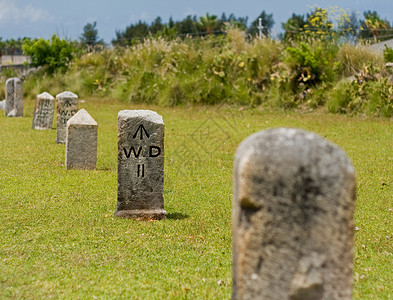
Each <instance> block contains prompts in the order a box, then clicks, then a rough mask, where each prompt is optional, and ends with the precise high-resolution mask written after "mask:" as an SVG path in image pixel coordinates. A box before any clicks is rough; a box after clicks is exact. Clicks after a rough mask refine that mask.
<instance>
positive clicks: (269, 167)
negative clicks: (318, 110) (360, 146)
mask: <svg viewBox="0 0 393 300" xmlns="http://www.w3.org/2000/svg"><path fill="white" fill-rule="evenodd" d="M355 189H356V182H355V172H354V168H353V166H352V164H351V163H350V161H349V159H348V158H347V156H346V155H345V153H344V151H342V150H341V149H340V148H338V147H337V146H335V145H333V144H332V143H330V142H328V141H327V140H325V139H323V138H322V137H320V136H318V135H316V134H314V133H311V132H306V131H303V130H299V129H289V128H280V129H271V130H266V131H261V132H258V133H256V134H253V135H251V136H250V137H248V138H247V139H245V140H244V141H243V142H242V143H241V144H240V146H239V148H238V150H237V152H236V157H235V162H234V195H233V196H234V197H233V212H232V217H233V299H280V300H281V299H292V300H311V299H326V300H328V299H351V297H352V264H353V262H352V260H353V252H354V249H353V243H354V241H353V239H354V231H353V230H354V227H353V212H354V204H355Z"/></svg>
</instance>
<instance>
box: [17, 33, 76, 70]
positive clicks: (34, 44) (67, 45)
mask: <svg viewBox="0 0 393 300" xmlns="http://www.w3.org/2000/svg"><path fill="white" fill-rule="evenodd" d="M22 49H23V53H24V54H25V55H26V56H29V57H30V61H31V63H30V64H31V65H32V66H33V67H40V66H44V67H46V68H47V70H48V72H49V73H50V74H53V73H54V72H55V71H56V70H61V71H65V70H66V69H67V68H68V66H69V64H70V62H71V60H72V59H73V58H74V56H75V54H76V52H77V47H76V45H75V44H74V43H72V42H69V41H67V40H64V39H60V38H59V37H58V36H56V35H52V37H51V38H50V40H44V39H42V38H40V39H35V40H25V41H24V43H23V46H22Z"/></svg>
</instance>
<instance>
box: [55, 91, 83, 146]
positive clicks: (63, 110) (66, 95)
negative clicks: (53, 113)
mask: <svg viewBox="0 0 393 300" xmlns="http://www.w3.org/2000/svg"><path fill="white" fill-rule="evenodd" d="M56 101H57V138H56V143H58V144H64V143H65V141H66V127H67V121H68V120H69V119H70V118H71V117H72V116H73V115H75V114H76V112H77V111H78V96H77V95H75V94H74V93H72V92H63V93H60V94H58V95H56Z"/></svg>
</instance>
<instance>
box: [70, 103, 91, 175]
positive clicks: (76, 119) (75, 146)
mask: <svg viewBox="0 0 393 300" xmlns="http://www.w3.org/2000/svg"><path fill="white" fill-rule="evenodd" d="M97 130H98V126H97V122H96V121H94V119H93V118H92V117H91V116H90V115H89V113H88V112H87V111H86V110H84V109H81V110H80V111H78V112H77V113H76V114H75V115H74V116H73V117H71V119H69V120H68V122H67V139H66V152H65V164H66V167H67V169H84V170H94V169H95V168H96V164H97Z"/></svg>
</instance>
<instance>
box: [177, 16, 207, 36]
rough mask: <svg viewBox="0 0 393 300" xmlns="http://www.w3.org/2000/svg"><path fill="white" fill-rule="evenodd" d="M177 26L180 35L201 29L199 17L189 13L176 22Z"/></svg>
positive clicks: (195, 32)
mask: <svg viewBox="0 0 393 300" xmlns="http://www.w3.org/2000/svg"><path fill="white" fill-rule="evenodd" d="M175 27H176V30H177V32H178V33H179V34H180V35H187V34H197V33H198V32H199V31H201V25H200V23H199V22H198V20H197V17H196V16H191V15H188V16H187V17H186V18H185V19H184V20H183V21H180V22H176V24H175Z"/></svg>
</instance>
